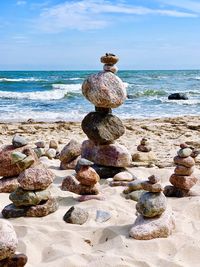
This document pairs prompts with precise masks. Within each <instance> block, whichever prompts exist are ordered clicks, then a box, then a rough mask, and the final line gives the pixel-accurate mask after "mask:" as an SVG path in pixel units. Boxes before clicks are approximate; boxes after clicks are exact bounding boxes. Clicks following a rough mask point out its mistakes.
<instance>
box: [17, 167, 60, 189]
mask: <svg viewBox="0 0 200 267" xmlns="http://www.w3.org/2000/svg"><path fill="white" fill-rule="evenodd" d="M54 178H55V175H54V174H53V172H52V171H50V170H48V169H47V168H46V167H44V166H43V165H42V164H40V165H37V166H35V167H31V168H29V169H27V170H25V171H24V172H22V173H21V174H20V175H19V177H18V182H19V184H20V186H21V187H22V188H23V189H24V190H43V189H46V188H47V187H48V186H49V185H50V184H51V183H52V182H53V180H54Z"/></svg>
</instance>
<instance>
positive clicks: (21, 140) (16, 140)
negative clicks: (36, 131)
mask: <svg viewBox="0 0 200 267" xmlns="http://www.w3.org/2000/svg"><path fill="white" fill-rule="evenodd" d="M12 144H13V146H14V147H15V148H18V147H23V146H25V145H27V144H28V142H27V140H26V138H25V137H23V136H21V135H19V134H16V135H15V136H14V137H13V139H12Z"/></svg>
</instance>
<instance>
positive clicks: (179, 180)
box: [169, 174, 198, 190]
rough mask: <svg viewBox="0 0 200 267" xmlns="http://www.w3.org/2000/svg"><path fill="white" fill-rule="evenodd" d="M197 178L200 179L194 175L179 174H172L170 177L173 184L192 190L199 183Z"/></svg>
mask: <svg viewBox="0 0 200 267" xmlns="http://www.w3.org/2000/svg"><path fill="white" fill-rule="evenodd" d="M197 180H198V179H197V178H196V177H195V176H193V175H190V176H186V175H177V174H172V175H171V177H170V179H169V181H170V183H171V184H172V185H174V186H175V187H177V188H180V189H184V190H190V189H191V188H192V187H193V186H194V185H195V184H196V183H197Z"/></svg>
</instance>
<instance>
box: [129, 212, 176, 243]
mask: <svg viewBox="0 0 200 267" xmlns="http://www.w3.org/2000/svg"><path fill="white" fill-rule="evenodd" d="M174 228H175V220H174V217H173V216H172V213H171V211H169V210H166V211H165V212H164V213H163V214H162V215H161V216H160V217H154V218H145V217H143V216H142V215H139V216H138V217H137V219H136V221H135V223H134V225H133V227H132V228H131V230H130V232H129V235H130V236H131V237H133V238H135V239H138V240H150V239H153V238H164V237H168V236H169V235H171V234H172V231H173V230H174Z"/></svg>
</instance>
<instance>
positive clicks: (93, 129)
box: [81, 54, 131, 178]
mask: <svg viewBox="0 0 200 267" xmlns="http://www.w3.org/2000/svg"><path fill="white" fill-rule="evenodd" d="M118 60H119V59H118V57H117V56H115V55H113V54H106V55H105V56H102V57H101V62H102V63H103V64H104V71H103V72H99V73H97V74H94V75H91V76H89V77H88V78H87V79H86V80H85V81H84V82H83V85H82V93H83V95H84V96H85V97H86V98H87V100H89V101H90V102H91V103H92V104H94V106H95V111H94V112H90V113H89V114H88V115H86V117H85V118H84V119H83V121H82V125H81V126H82V129H83V131H84V133H85V134H86V135H87V137H88V138H89V140H86V141H84V142H83V144H82V149H81V156H82V157H83V158H86V159H88V160H90V161H92V162H94V163H95V170H96V171H97V173H98V174H99V175H100V177H101V178H105V176H104V175H102V168H103V167H104V166H105V169H106V172H108V168H110V169H113V168H115V174H116V173H117V172H121V171H122V170H124V169H122V168H125V167H127V166H129V165H130V162H131V155H130V153H129V151H128V150H127V148H126V147H125V146H123V145H120V144H117V143H114V142H115V140H116V139H118V138H119V137H120V136H122V135H123V134H124V132H125V128H124V126H123V123H122V121H121V120H120V119H119V118H118V117H117V116H115V115H113V114H112V108H117V107H119V106H120V105H122V104H123V102H124V101H125V99H126V90H125V86H124V84H123V82H122V81H121V79H119V77H117V76H116V75H115V74H114V73H115V72H116V71H117V67H115V64H116V63H117V62H118ZM117 168H118V169H119V170H118V171H117ZM103 176H104V177H103ZM106 176H107V175H106Z"/></svg>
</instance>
